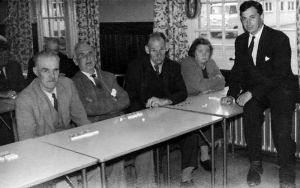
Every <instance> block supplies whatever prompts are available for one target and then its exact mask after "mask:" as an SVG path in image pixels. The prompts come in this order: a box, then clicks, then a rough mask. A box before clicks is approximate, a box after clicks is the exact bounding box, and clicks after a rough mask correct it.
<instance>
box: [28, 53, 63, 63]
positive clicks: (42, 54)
mask: <svg viewBox="0 0 300 188" xmlns="http://www.w3.org/2000/svg"><path fill="white" fill-rule="evenodd" d="M41 57H54V58H56V59H57V60H58V62H59V56H58V55H57V54H56V53H54V52H51V51H46V50H43V51H41V52H39V53H37V54H36V55H35V56H34V57H33V61H34V65H35V66H36V65H37V61H38V59H39V58H41Z"/></svg>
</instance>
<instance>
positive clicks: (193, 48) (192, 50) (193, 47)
mask: <svg viewBox="0 0 300 188" xmlns="http://www.w3.org/2000/svg"><path fill="white" fill-rule="evenodd" d="M201 44H202V45H207V46H208V47H209V52H210V53H209V56H210V57H211V56H212V54H213V50H214V48H213V47H212V45H211V43H210V42H209V40H207V39H205V38H202V37H199V38H196V39H195V40H194V41H193V43H192V45H191V47H190V49H189V51H188V55H189V56H190V57H195V51H196V48H197V46H198V45H201Z"/></svg>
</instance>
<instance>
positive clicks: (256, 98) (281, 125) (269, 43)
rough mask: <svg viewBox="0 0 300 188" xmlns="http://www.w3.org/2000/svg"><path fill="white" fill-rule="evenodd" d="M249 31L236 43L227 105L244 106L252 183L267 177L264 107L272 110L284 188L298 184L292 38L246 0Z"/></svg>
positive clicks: (249, 180)
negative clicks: (263, 148) (270, 24)
mask: <svg viewBox="0 0 300 188" xmlns="http://www.w3.org/2000/svg"><path fill="white" fill-rule="evenodd" d="M240 17H241V22H242V24H243V27H244V29H245V31H246V32H245V33H243V34H241V35H240V36H238V37H237V39H236V42H235V63H234V66H233V68H232V70H231V76H230V83H229V91H228V93H227V97H224V98H222V100H221V103H222V104H231V103H233V102H234V100H235V102H236V103H237V104H239V105H240V106H243V107H244V116H243V118H244V125H245V127H244V130H245V139H246V142H247V147H248V151H249V158H250V169H249V171H248V175H247V183H248V185H249V186H250V187H253V186H257V185H259V184H260V182H261V178H260V175H261V174H262V173H263V168H262V153H261V140H262V133H261V126H262V123H263V121H264V115H263V113H264V110H265V109H266V108H270V109H271V115H272V122H271V123H272V136H273V141H274V144H275V147H276V150H277V152H278V161H279V165H280V169H279V182H280V187H281V188H295V187H296V186H295V151H296V144H295V142H294V141H293V140H292V138H291V131H292V116H293V110H294V108H295V98H296V90H297V89H298V83H297V80H296V79H295V78H294V76H293V74H292V71H291V47H290V43H289V38H288V37H287V36H286V35H285V34H284V33H282V32H281V31H278V30H274V29H272V28H270V27H268V26H266V25H264V23H263V21H264V14H263V9H262V5H261V4H260V3H259V2H256V1H245V2H244V3H242V5H241V6H240Z"/></svg>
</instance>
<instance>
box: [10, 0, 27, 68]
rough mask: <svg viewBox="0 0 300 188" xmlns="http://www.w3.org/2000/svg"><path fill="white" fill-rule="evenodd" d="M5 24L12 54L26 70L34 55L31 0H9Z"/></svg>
mask: <svg viewBox="0 0 300 188" xmlns="http://www.w3.org/2000/svg"><path fill="white" fill-rule="evenodd" d="M5 24H6V37H7V39H8V42H9V44H10V48H11V51H10V53H11V56H12V58H13V59H14V60H17V61H18V62H19V63H21V64H22V67H23V69H24V70H26V69H27V62H28V60H29V59H30V57H32V55H33V39H32V28H31V22H30V0H9V1H8V17H7V19H6V23H5Z"/></svg>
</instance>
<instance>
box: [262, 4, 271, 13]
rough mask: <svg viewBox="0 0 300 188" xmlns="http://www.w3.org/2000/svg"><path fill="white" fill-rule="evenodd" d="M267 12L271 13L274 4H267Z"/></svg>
mask: <svg viewBox="0 0 300 188" xmlns="http://www.w3.org/2000/svg"><path fill="white" fill-rule="evenodd" d="M264 11H265V12H271V11H272V2H265V10H264Z"/></svg>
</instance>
